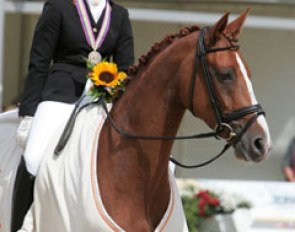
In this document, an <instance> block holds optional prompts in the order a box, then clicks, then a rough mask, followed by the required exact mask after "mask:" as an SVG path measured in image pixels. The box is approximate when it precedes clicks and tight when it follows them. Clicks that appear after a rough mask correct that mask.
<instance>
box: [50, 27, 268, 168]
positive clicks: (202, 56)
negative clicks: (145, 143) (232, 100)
mask: <svg viewBox="0 0 295 232" xmlns="http://www.w3.org/2000/svg"><path fill="white" fill-rule="evenodd" d="M207 30H208V28H207V27H205V28H203V29H202V30H201V31H200V35H199V38H198V41H197V49H196V56H195V61H194V69H193V74H192V80H191V90H190V92H189V94H190V95H189V99H190V107H189V110H190V111H191V112H192V114H193V115H195V113H194V108H193V96H194V91H195V83H196V79H197V76H198V75H197V72H198V64H199V62H200V63H201V67H202V71H203V77H204V79H205V82H206V87H207V90H208V94H209V99H210V102H211V105H212V108H213V110H214V114H215V118H216V122H217V125H216V127H215V131H214V132H209V133H200V134H195V135H188V136H146V135H139V134H131V133H128V132H126V131H125V130H123V129H122V128H120V127H118V125H117V124H116V122H115V121H114V119H113V118H112V116H111V115H110V112H109V111H108V109H107V106H106V102H105V101H104V100H103V99H100V100H98V101H96V102H92V103H102V106H103V109H104V111H105V113H106V115H107V119H108V120H109V122H110V124H111V126H112V127H113V129H114V130H115V131H116V132H117V133H118V134H120V135H121V136H122V137H124V138H126V139H142V140H185V139H201V138H208V137H213V136H215V137H216V138H217V139H221V140H224V141H226V142H227V144H225V145H224V148H223V149H222V150H221V151H220V152H219V153H218V154H217V155H215V156H214V157H212V158H211V159H209V160H207V161H205V162H202V163H199V164H197V165H185V164H181V163H180V162H178V161H177V160H175V159H174V158H172V157H170V161H171V162H173V163H174V164H176V165H177V166H180V167H183V168H198V167H202V166H205V165H208V164H210V163H211V162H213V161H215V160H216V159H217V158H219V157H220V156H221V155H222V154H224V153H225V152H226V151H227V150H228V149H229V148H230V147H231V146H234V145H236V144H237V143H238V142H239V141H240V139H241V138H242V136H243V135H244V133H245V132H246V131H247V130H248V129H249V128H250V126H251V125H252V124H253V123H254V122H255V121H256V119H257V118H258V117H259V116H260V115H261V114H265V113H264V111H263V109H262V107H261V106H260V104H256V105H253V106H249V107H245V108H242V109H240V110H236V111H233V112H231V113H228V114H225V115H223V114H222V112H221V110H220V106H219V103H218V98H217V96H216V94H215V89H214V85H213V82H212V80H211V77H210V73H209V68H208V63H207V60H206V55H207V54H208V53H213V52H219V51H225V50H230V49H237V48H238V46H227V47H222V48H213V49H211V50H208V51H206V49H205V41H204V37H205V33H206V31H207ZM81 98H82V97H81ZM92 103H90V104H92ZM87 105H89V104H87ZM84 107H85V106H83V108H84ZM76 108H77V107H75V110H74V111H73V113H72V115H71V118H72V119H73V120H69V122H68V125H67V126H66V128H65V130H64V132H63V135H62V136H61V138H60V140H59V142H58V145H57V146H56V149H55V155H58V154H59V153H60V151H61V150H62V149H63V148H64V146H65V144H66V142H67V140H68V139H69V135H70V132H71V130H72V129H73V122H70V121H74V120H75V118H76V113H75V112H77V113H78V112H79V111H80V110H77V109H76ZM252 113H256V114H255V115H253V116H252V117H251V118H250V119H249V120H248V121H247V123H246V125H245V126H244V127H243V128H242V130H241V131H240V132H239V133H238V134H236V133H235V132H233V129H232V127H231V126H230V125H229V123H230V122H231V121H233V120H236V119H239V118H242V117H244V116H246V115H248V114H252ZM224 132H226V133H227V135H226V136H225V137H224V136H223V134H224Z"/></svg>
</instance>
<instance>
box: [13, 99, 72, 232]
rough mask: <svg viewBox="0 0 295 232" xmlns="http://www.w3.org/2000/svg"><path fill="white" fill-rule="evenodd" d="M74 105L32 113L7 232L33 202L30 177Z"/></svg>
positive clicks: (47, 107) (17, 224)
mask: <svg viewBox="0 0 295 232" xmlns="http://www.w3.org/2000/svg"><path fill="white" fill-rule="evenodd" d="M73 109H74V104H66V103H60V102H42V103H40V104H39V106H38V109H37V111H36V113H35V116H34V119H33V123H32V127H31V131H30V133H29V137H28V142H27V146H26V150H25V152H24V155H23V157H24V159H23V160H22V162H21V164H20V166H19V168H18V171H17V176H16V181H15V186H14V194H13V196H14V197H13V202H12V206H13V207H12V214H11V216H12V218H11V228H12V230H11V232H15V231H17V230H19V229H20V228H21V225H22V223H23V220H24V216H25V215H26V212H27V210H28V209H29V207H30V205H31V203H32V200H33V191H32V189H33V185H34V176H36V174H37V171H38V167H39V164H40V162H41V159H42V157H43V154H44V152H45V150H46V148H47V146H48V143H49V141H50V139H51V138H52V137H53V136H60V134H57V131H60V130H59V128H62V127H64V126H65V124H66V122H67V120H68V118H69V117H70V114H71V112H72V110H73Z"/></svg>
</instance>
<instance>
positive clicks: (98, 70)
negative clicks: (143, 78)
mask: <svg viewBox="0 0 295 232" xmlns="http://www.w3.org/2000/svg"><path fill="white" fill-rule="evenodd" d="M89 77H90V79H91V80H92V82H93V83H94V85H96V86H107V87H115V86H116V85H118V84H120V81H122V80H123V79H125V78H126V77H127V75H126V74H125V73H124V72H119V73H118V67H117V65H116V64H114V63H109V62H106V61H103V62H100V63H98V64H96V65H95V66H94V67H93V70H92V72H91V73H90V75H89Z"/></svg>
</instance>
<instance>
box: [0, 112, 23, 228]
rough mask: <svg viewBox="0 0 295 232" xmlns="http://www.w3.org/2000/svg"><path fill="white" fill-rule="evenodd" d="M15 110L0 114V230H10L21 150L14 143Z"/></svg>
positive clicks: (16, 121)
mask: <svg viewBox="0 0 295 232" xmlns="http://www.w3.org/2000/svg"><path fill="white" fill-rule="evenodd" d="M19 122H20V121H19V117H18V112H17V110H12V111H9V112H5V113H2V114H0V232H9V231H10V220H11V197H12V189H13V186H14V179H15V175H16V171H17V166H18V164H19V162H20V158H21V154H22V151H21V149H20V148H19V147H18V145H17V144H16V130H17V127H18V125H19Z"/></svg>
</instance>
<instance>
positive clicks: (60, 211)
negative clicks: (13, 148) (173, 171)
mask: <svg viewBox="0 0 295 232" xmlns="http://www.w3.org/2000/svg"><path fill="white" fill-rule="evenodd" d="M105 118H106V116H105V113H104V112H103V109H102V107H99V106H97V105H94V106H88V107H86V108H85V109H83V110H82V111H81V113H80V114H79V115H78V117H77V119H76V123H75V127H74V130H73V132H72V135H71V137H70V139H69V141H68V143H67V145H66V147H65V148H64V150H63V151H62V153H61V154H60V155H59V156H58V157H55V156H54V155H53V150H54V146H52V145H55V144H56V143H57V140H58V138H54V139H53V141H51V143H50V145H49V147H48V149H47V152H46V154H45V157H44V159H43V160H42V162H41V165H40V169H39V173H38V176H37V178H36V183H35V192H34V203H33V205H32V207H31V209H30V211H29V212H28V214H27V216H26V218H25V222H24V225H23V227H22V229H21V231H22V232H52V231H54V232H81V231H87V232H97V231H99V232H112V231H124V230H123V229H122V228H120V226H119V225H117V224H116V223H115V222H114V221H113V220H112V218H111V217H110V216H109V215H108V213H107V212H106V210H105V208H104V206H103V204H102V200H101V197H100V192H99V186H98V183H97V177H96V151H97V141H98V138H99V134H100V131H101V128H102V125H103V123H104V120H105ZM170 182H171V190H172V191H171V193H172V194H171V199H170V204H169V207H168V208H167V212H166V214H165V215H164V217H163V219H162V221H161V223H160V224H159V226H158V228H157V229H156V232H160V231H163V232H164V231H165V232H186V231H188V230H187V226H186V221H185V218H184V214H183V210H182V205H181V201H180V197H179V195H178V192H177V188H176V185H175V180H174V177H173V176H172V175H170ZM134 220H136V218H135V219H134Z"/></svg>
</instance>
